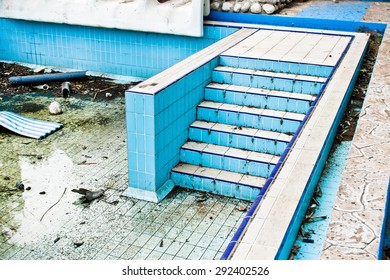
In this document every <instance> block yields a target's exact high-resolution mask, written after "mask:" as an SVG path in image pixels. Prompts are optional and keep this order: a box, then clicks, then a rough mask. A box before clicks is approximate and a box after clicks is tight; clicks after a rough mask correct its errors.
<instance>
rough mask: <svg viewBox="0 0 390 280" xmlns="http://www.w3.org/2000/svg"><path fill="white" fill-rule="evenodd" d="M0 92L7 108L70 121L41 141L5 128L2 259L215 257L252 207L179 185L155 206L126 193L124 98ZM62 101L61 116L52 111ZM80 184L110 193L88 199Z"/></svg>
mask: <svg viewBox="0 0 390 280" xmlns="http://www.w3.org/2000/svg"><path fill="white" fill-rule="evenodd" d="M1 98H2V99H1V101H0V111H3V110H9V111H13V112H15V113H19V114H21V115H23V116H26V117H32V118H35V119H41V120H48V121H54V122H59V123H62V124H64V128H63V129H61V130H59V131H57V132H55V133H53V134H52V135H50V136H48V137H46V138H45V139H43V140H34V139H29V138H25V137H22V136H19V135H16V134H13V133H11V132H9V131H8V130H6V129H3V128H0V154H1V157H0V221H1V227H0V259H17V260H21V259H43V260H45V259H58V260H61V259H75V260H77V259H124V260H129V259H218V258H219V257H220V256H221V255H222V253H223V251H224V250H225V248H226V246H227V244H228V242H229V241H230V239H231V238H232V236H233V235H234V233H235V231H236V229H237V227H238V225H239V224H240V222H241V219H242V217H243V216H244V215H245V211H246V210H244V209H247V208H249V206H250V203H249V202H244V201H240V200H237V199H232V198H226V197H221V196H209V195H204V194H202V193H200V192H194V191H189V190H185V189H182V188H177V189H174V191H173V192H172V193H171V194H170V195H169V196H168V197H167V198H166V199H164V200H163V201H162V202H160V203H158V204H156V203H151V202H145V201H141V200H136V199H130V198H127V197H123V196H122V195H121V194H122V192H123V191H124V190H125V189H126V188H127V182H128V178H127V154H126V153H127V148H126V125H125V103H124V99H123V98H121V97H120V98H115V99H107V100H99V101H92V100H91V99H90V98H85V99H83V98H69V99H63V98H58V97H53V96H51V95H50V94H41V93H32V94H24V95H13V96H4V95H3V96H1ZM55 100H56V101H59V102H60V103H61V104H62V106H63V110H64V113H63V114H61V115H56V116H54V115H50V114H49V113H48V109H47V108H48V106H49V104H50V103H51V102H52V101H55ZM18 183H19V185H20V183H22V184H23V186H24V190H19V189H18V188H17V184H18ZM77 188H86V189H89V190H104V195H103V197H101V198H100V199H96V200H94V201H92V202H91V203H81V200H80V198H81V197H82V196H81V195H80V194H78V193H75V192H72V189H77Z"/></svg>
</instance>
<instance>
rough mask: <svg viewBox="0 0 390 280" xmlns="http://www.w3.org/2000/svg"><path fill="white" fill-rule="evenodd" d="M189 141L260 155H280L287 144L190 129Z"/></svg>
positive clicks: (221, 132)
mask: <svg viewBox="0 0 390 280" xmlns="http://www.w3.org/2000/svg"><path fill="white" fill-rule="evenodd" d="M189 139H190V140H192V141H199V142H206V143H209V144H214V145H221V146H226V147H233V148H238V149H245V150H249V151H256V152H260V153H267V154H273V155H281V154H282V153H283V151H284V149H285V148H286V147H287V145H288V143H287V142H283V141H276V140H274V139H265V138H257V137H252V136H246V135H240V134H235V133H228V132H223V131H215V130H207V129H200V128H194V127H190V129H189Z"/></svg>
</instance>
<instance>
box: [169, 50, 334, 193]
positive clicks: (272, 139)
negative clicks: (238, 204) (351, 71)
mask: <svg viewBox="0 0 390 280" xmlns="http://www.w3.org/2000/svg"><path fill="white" fill-rule="evenodd" d="M311 72H313V73H315V75H309V73H311ZM329 74H330V72H329V69H328V68H326V67H322V68H321V67H319V66H316V65H305V64H298V63H286V62H272V63H270V62H268V61H263V60H261V59H252V58H244V57H229V56H224V55H221V56H220V66H218V67H216V68H215V69H214V70H213V74H212V82H211V83H210V84H209V85H207V86H206V88H205V100H204V101H203V102H202V103H200V104H199V105H198V107H197V120H196V121H195V122H194V123H192V124H191V125H190V127H189V140H188V142H187V143H185V144H184V145H183V146H182V147H181V149H180V163H179V164H178V165H177V166H176V167H174V168H173V169H172V171H171V178H172V180H173V182H174V183H175V185H178V186H182V187H186V188H190V189H195V190H200V191H206V192H212V193H216V194H221V195H225V196H230V197H236V198H240V199H245V200H254V199H255V198H256V196H257V195H258V194H259V192H260V190H261V188H262V186H263V184H264V183H265V181H266V179H267V177H268V176H269V175H270V174H271V172H272V170H273V169H274V167H275V166H276V164H277V163H278V161H279V159H280V156H281V155H282V153H283V152H284V150H285V149H286V147H287V145H288V144H289V142H290V141H291V139H292V137H293V135H294V133H295V132H296V131H297V129H298V127H299V125H300V124H301V122H302V121H303V120H304V117H305V114H306V112H307V111H308V110H309V108H310V106H311V104H312V102H313V101H314V100H315V96H316V95H317V94H319V93H320V92H321V91H322V89H323V87H324V85H325V83H326V78H327V76H328V75H329Z"/></svg>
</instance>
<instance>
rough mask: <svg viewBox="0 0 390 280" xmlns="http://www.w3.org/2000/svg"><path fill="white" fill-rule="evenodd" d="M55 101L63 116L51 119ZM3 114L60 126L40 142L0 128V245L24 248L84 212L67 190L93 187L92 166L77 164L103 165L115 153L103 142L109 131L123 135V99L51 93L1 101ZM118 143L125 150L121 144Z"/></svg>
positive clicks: (5, 98) (107, 142) (20, 96)
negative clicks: (50, 107)
mask: <svg viewBox="0 0 390 280" xmlns="http://www.w3.org/2000/svg"><path fill="white" fill-rule="evenodd" d="M53 101H58V102H60V103H61V105H62V106H63V111H64V113H63V114H61V115H50V114H49V112H48V106H49V104H50V103H51V102H53ZM3 110H8V111H12V112H15V113H18V114H21V115H22V116H26V117H30V118H34V119H40V120H47V121H53V122H59V123H62V124H64V128H63V129H61V130H59V131H57V132H55V133H54V134H52V135H49V136H48V137H46V138H45V139H43V140H35V139H30V138H25V137H22V136H19V135H16V134H13V133H11V132H9V131H8V130H6V129H4V128H0V221H1V227H0V242H1V243H2V242H4V241H5V240H8V241H9V242H11V243H13V244H16V245H26V244H29V243H34V242H39V240H40V239H41V238H42V236H45V235H46V234H55V233H56V232H57V231H59V230H60V228H61V227H62V226H63V225H64V223H66V222H67V220H68V219H67V218H66V217H67V216H69V217H70V216H73V215H77V213H79V212H80V211H81V210H82V209H83V207H80V205H75V204H74V203H75V202H77V201H78V198H79V197H80V195H79V194H77V193H74V192H72V191H71V190H72V189H73V188H78V187H81V186H84V187H89V188H93V187H94V185H92V184H91V181H92V179H89V180H87V179H86V177H88V176H86V175H88V174H89V173H91V171H94V166H93V165H91V166H89V165H80V163H84V162H87V163H94V164H95V163H96V164H97V163H102V162H104V161H107V159H108V156H109V155H110V154H111V155H112V154H113V153H114V152H115V149H116V148H117V147H115V145H117V143H116V144H114V143H115V141H111V142H110V141H109V139H104V138H105V137H107V136H108V137H110V132H111V134H112V130H113V127H114V128H115V129H118V127H119V128H120V127H121V126H123V128H124V131H125V108H124V98H116V99H111V100H107V101H92V100H90V99H80V98H69V99H63V98H56V97H53V95H51V94H23V95H14V96H2V99H1V100H0V111H3ZM111 137H112V136H111ZM97 140H102V141H103V142H102V143H97ZM104 140H106V142H104ZM111 140H112V139H111ZM120 144H121V145H122V146H123V145H125V143H123V141H122V140H120ZM110 146H112V147H111V148H110ZM80 150H81V151H83V153H81V156H80ZM18 182H22V183H23V184H24V187H25V190H24V191H21V190H18V189H17V188H16V186H15V185H16V184H17V183H18ZM95 185H96V184H95ZM27 188H29V189H30V190H26V189H27Z"/></svg>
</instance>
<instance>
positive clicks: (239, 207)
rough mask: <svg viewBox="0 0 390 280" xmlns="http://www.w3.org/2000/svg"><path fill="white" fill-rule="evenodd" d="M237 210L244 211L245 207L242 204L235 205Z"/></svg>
mask: <svg viewBox="0 0 390 280" xmlns="http://www.w3.org/2000/svg"><path fill="white" fill-rule="evenodd" d="M237 210H238V211H241V212H244V211H246V207H245V206H244V205H240V206H238V207H237Z"/></svg>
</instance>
